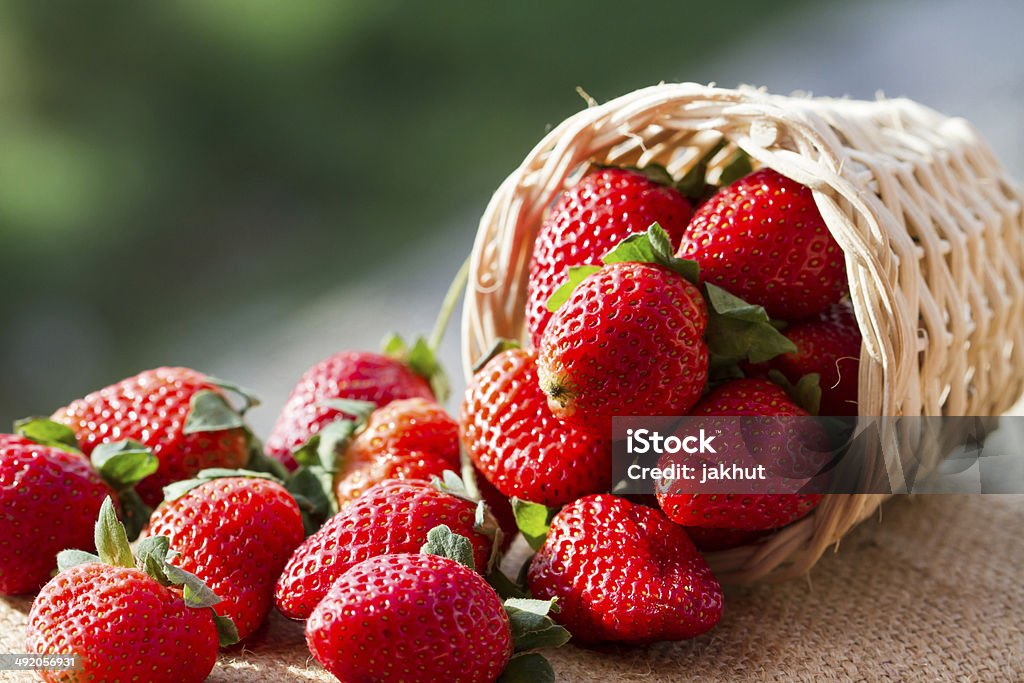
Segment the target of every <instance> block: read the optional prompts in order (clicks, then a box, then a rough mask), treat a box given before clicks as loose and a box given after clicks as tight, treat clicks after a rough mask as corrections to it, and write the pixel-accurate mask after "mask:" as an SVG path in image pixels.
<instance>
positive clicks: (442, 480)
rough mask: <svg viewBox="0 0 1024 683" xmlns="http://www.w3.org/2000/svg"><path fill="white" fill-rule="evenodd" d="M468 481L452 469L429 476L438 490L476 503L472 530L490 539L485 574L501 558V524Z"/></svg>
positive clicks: (474, 485)
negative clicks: (439, 474) (440, 474)
mask: <svg viewBox="0 0 1024 683" xmlns="http://www.w3.org/2000/svg"><path fill="white" fill-rule="evenodd" d="M469 481H471V480H470V479H469V478H468V477H467V479H466V480H463V478H462V477H460V476H459V475H458V474H456V473H455V472H453V471H452V470H445V471H444V472H443V473H442V476H440V477H438V476H432V477H430V483H431V484H432V485H433V486H434V488H436V489H437V490H438V491H441V492H443V493H447V494H448V495H450V496H455V497H456V498H461V499H462V500H465V501H468V502H470V503H476V511H475V512H474V513H473V514H474V517H473V531H476V532H477V533H479V534H483V535H484V536H487V537H489V538H490V539H491V552H490V555H489V556H488V558H487V567H486V571H484V572H482V573H483V574H485V575H489V574H490V573H491V572H492V571H495V570H496V567H497V566H498V562H499V561H500V559H501V546H502V541H503V539H504V533H503V532H502V530H501V525H500V524H499V523H498V518H497V517H495V516H494V514H493V513H492V512H491V509H490V507H488V505H487V503H485V502H484V501H483V499H482V498H481V497H480V492H479V491H478V490H476V484H475V482H474V483H473V485H472V488H471V487H470V486H469V484H468V483H467V482H469ZM435 554H436V553H435Z"/></svg>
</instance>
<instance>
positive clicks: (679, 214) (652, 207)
mask: <svg viewBox="0 0 1024 683" xmlns="http://www.w3.org/2000/svg"><path fill="white" fill-rule="evenodd" d="M690 214H691V208H690V202H689V201H687V199H686V198H685V197H683V195H681V194H680V193H679V192H678V191H676V189H675V188H672V187H667V186H665V185H660V184H658V183H656V182H654V181H653V180H651V179H649V178H648V177H647V176H645V175H644V174H642V173H639V172H637V171H631V170H627V169H622V168H604V169H600V170H597V171H594V172H593V173H590V174H588V175H586V176H584V177H583V179H582V180H580V182H579V183H578V184H577V185H575V186H574V187H572V188H570V189H568V190H566V191H565V192H564V193H563V194H562V196H561V197H560V198H559V200H558V202H557V203H556V204H555V205H554V206H553V207H552V209H551V211H550V213H548V215H547V218H545V220H544V223H543V224H542V225H541V228H540V232H539V233H538V234H537V239H536V241H535V242H534V247H533V260H532V261H531V263H530V280H529V285H528V289H527V292H528V293H527V303H526V329H527V332H528V333H529V335H530V338H531V339H532V340H533V344H534V345H535V346H540V340H541V335H542V334H543V333H544V329H545V328H546V327H547V324H548V320H549V319H550V318H551V311H549V310H548V308H547V302H548V299H549V298H551V295H552V294H553V293H554V292H555V290H556V289H558V288H559V287H560V286H561V285H562V283H564V282H565V280H566V271H567V269H568V268H569V267H570V266H582V265H600V264H601V257H602V256H604V255H605V253H606V252H608V251H609V250H611V249H612V247H614V246H615V245H617V244H618V243H619V242H621V241H622V240H624V239H625V238H626V237H629V236H630V235H632V234H634V233H638V232H644V231H645V230H647V228H649V227H650V225H651V224H652V223H660V224H661V226H662V227H663V228H664V229H665V230H666V232H668V234H669V237H670V238H671V241H672V247H673V248H675V247H677V246H678V245H679V239H680V237H681V236H682V234H683V231H684V230H685V229H686V224H687V223H688V222H689V220H690Z"/></svg>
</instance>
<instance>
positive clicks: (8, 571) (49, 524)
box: [0, 434, 113, 595]
mask: <svg viewBox="0 0 1024 683" xmlns="http://www.w3.org/2000/svg"><path fill="white" fill-rule="evenodd" d="M110 495H113V491H112V490H111V489H110V487H108V486H107V485H106V484H105V483H104V482H103V480H102V479H101V478H100V475H99V474H98V473H97V472H96V471H95V470H94V469H93V468H92V466H91V465H90V464H89V460H88V459H87V458H85V457H84V456H82V455H81V454H78V453H69V452H67V451H64V450H60V449H59V448H53V447H50V446H43V445H40V444H37V443H36V442H34V441H31V440H29V439H27V438H25V437H22V436H14V435H10V434H0V520H3V523H2V524H0V594H2V595H18V594H20V593H31V592H34V591H36V590H38V589H39V588H40V587H41V586H42V585H43V584H44V583H46V582H47V581H49V579H50V573H51V571H52V570H53V568H54V567H56V566H57V553H59V552H60V551H61V550H64V549H65V548H83V549H86V550H93V549H94V548H93V538H92V530H93V524H94V523H95V521H96V516H97V515H98V514H99V511H100V505H102V504H103V499H104V498H106V497H107V496H110Z"/></svg>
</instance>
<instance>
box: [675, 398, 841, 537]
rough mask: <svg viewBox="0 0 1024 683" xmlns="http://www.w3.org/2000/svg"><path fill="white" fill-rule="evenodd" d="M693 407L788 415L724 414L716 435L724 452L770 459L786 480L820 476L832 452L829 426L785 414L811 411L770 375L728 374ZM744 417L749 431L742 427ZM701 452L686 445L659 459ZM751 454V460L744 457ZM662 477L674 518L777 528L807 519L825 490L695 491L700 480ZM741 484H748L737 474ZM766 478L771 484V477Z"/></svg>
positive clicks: (707, 412)
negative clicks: (735, 376) (731, 378)
mask: <svg viewBox="0 0 1024 683" xmlns="http://www.w3.org/2000/svg"><path fill="white" fill-rule="evenodd" d="M690 415H691V416H704V417H714V416H764V417H766V418H771V417H777V418H782V419H779V420H766V421H749V422H743V423H741V422H740V421H738V420H735V421H722V423H721V424H722V426H723V429H722V430H721V432H723V433H721V434H719V436H718V437H717V438H718V440H719V442H718V448H717V452H718V454H719V455H721V456H724V457H728V458H729V459H730V461H733V462H737V463H739V464H743V465H747V464H753V463H760V464H763V465H764V466H765V468H766V470H767V471H768V472H769V473H771V474H772V475H773V476H776V477H778V478H779V481H784V480H788V479H797V480H800V481H802V480H803V479H806V478H807V477H810V476H813V475H814V474H816V473H817V472H819V471H820V470H821V468H822V466H823V465H824V464H825V462H827V460H828V458H829V457H830V454H829V452H828V450H827V445H826V443H825V434H824V432H823V431H821V430H820V429H819V428H818V427H817V425H815V424H812V423H810V422H807V421H798V420H786V419H785V418H798V417H808V414H807V412H806V411H804V410H803V409H802V408H800V407H799V406H797V405H796V404H795V403H793V402H792V401H790V400H789V397H788V396H786V393H785V392H784V391H783V390H782V388H780V387H779V386H778V385H776V384H773V383H772V382H769V381H767V380H763V379H757V378H751V379H741V380H735V381H732V382H727V383H726V384H723V385H722V386H720V387H718V388H717V389H715V390H714V391H713V392H711V393H710V394H709V395H708V396H707V397H705V398H704V399H702V400H701V402H700V403H698V404H697V406H696V407H695V408H694V409H693V411H692V412H691V413H690ZM741 424H742V425H743V430H742V433H737V428H738V426H739V425H741ZM712 431H714V430H712ZM699 458H700V456H698V455H695V456H689V455H687V454H685V453H678V454H673V455H666V456H663V458H662V462H660V463H659V465H660V466H665V464H666V462H665V461H666V460H669V461H672V462H683V461H685V462H687V463H688V464H691V465H693V464H695V461H697V460H699ZM744 460H749V461H750V462H741V461H744ZM698 471H699V470H698ZM662 482H664V483H663V486H662V487H660V488H659V490H658V492H657V495H658V502H659V503H660V504H661V507H662V509H663V510H664V511H665V514H666V515H668V517H669V518H670V519H672V521H674V522H677V523H679V524H682V525H684V526H687V527H712V528H725V529H739V530H746V531H760V530H767V529H774V528H776V527H782V526H785V525H787V524H789V523H790V522H793V521H796V520H797V519H800V518H801V517H803V516H804V515H806V514H807V513H809V512H810V511H811V510H813V509H814V507H815V506H816V505H817V504H818V503H819V502H820V501H821V498H822V495H821V494H819V493H799V494H796V493H777V494H776V493H756V492H755V493H725V494H723V493H697V492H694V491H696V490H699V485H697V484H696V483H695V481H687V480H683V479H674V480H662ZM735 486H737V487H739V486H741V484H740V483H738V482H737V483H736V484H735ZM759 486H762V487H767V485H766V484H759ZM784 486H785V485H784ZM790 486H792V484H790ZM755 490H761V491H763V490H764V488H759V489H755Z"/></svg>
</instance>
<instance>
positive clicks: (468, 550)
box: [420, 524, 476, 571]
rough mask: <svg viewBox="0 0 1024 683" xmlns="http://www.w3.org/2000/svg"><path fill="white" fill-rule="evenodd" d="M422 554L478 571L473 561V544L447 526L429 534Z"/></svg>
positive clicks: (433, 530) (437, 527)
mask: <svg viewBox="0 0 1024 683" xmlns="http://www.w3.org/2000/svg"><path fill="white" fill-rule="evenodd" d="M420 552H423V553H426V554H428V555H437V556H439V557H446V558H448V559H449V560H455V561H456V562H458V563H459V564H461V565H463V566H465V567H468V568H470V569H472V570H474V571H476V561H475V560H474V559H473V544H472V543H470V541H469V539H468V538H466V537H465V536H461V535H459V534H457V533H455V532H454V531H452V530H451V527H449V526H448V525H447V524H441V525H439V526H436V527H434V528H433V529H431V530H430V531H428V532H427V542H426V543H425V544H424V545H423V548H422V550H421V551H420Z"/></svg>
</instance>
